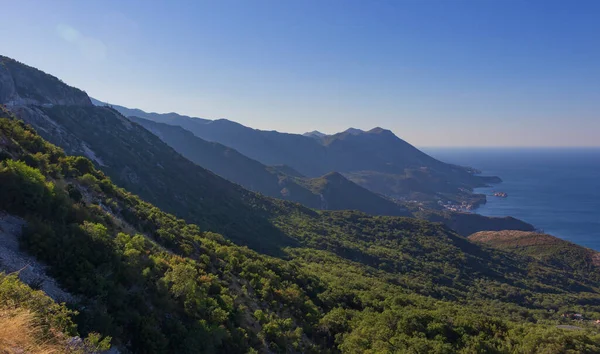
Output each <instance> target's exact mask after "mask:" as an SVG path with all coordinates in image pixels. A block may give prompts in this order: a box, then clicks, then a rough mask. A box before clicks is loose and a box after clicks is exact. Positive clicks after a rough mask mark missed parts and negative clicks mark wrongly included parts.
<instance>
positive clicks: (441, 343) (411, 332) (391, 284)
mask: <svg viewBox="0 0 600 354" xmlns="http://www.w3.org/2000/svg"><path fill="white" fill-rule="evenodd" d="M0 93H1V96H0V97H1V98H2V101H1V103H2V106H1V107H2V109H1V111H0V237H1V239H2V240H3V242H2V243H0V269H2V270H4V271H7V272H14V271H18V270H19V268H15V264H16V263H14V262H8V261H9V260H14V259H15V257H17V258H19V257H20V258H19V259H30V260H32V261H35V262H36V263H35V264H36V266H35V267H34V268H35V269H33V270H34V271H35V272H37V274H38V276H39V277H37V278H31V277H26V276H25V275H26V274H29V273H27V272H25V271H23V270H21V272H17V273H15V274H13V275H5V274H0V324H6V323H8V322H7V321H8V320H10V319H11V318H21V317H19V316H32V317H31V318H32V320H31V322H23V323H25V325H24V326H22V327H19V328H23V330H22V331H23V332H25V331H30V332H31V336H32V337H34V338H37V340H39V341H41V340H42V339H44V343H48V344H52V345H56V346H60V345H62V346H63V347H64V348H65V350H67V349H68V348H72V345H73V344H72V343H80V344H77V349H78V350H79V349H82V350H83V349H85V350H87V351H88V352H100V351H102V350H106V349H108V346H110V345H112V347H113V348H112V350H118V351H119V352H122V353H128V352H133V353H175V352H176V353H198V352H201V353H219V352H227V353H248V352H262V353H271V352H272V353H286V352H287V353H337V352H342V353H362V352H426V353H454V352H463V353H472V352H494V353H532V352H548V353H551V352H565V353H569V352H589V353H593V352H598V351H600V346H598V343H599V341H600V334H599V333H598V329H597V327H596V326H595V325H594V322H593V321H594V320H595V319H599V318H600V306H599V305H598V304H599V303H600V288H599V287H598V282H599V281H600V268H598V263H597V259H598V255H597V252H595V251H592V250H588V249H585V248H582V247H579V246H577V245H573V244H570V243H568V242H564V241H561V240H558V239H556V238H554V237H552V236H549V235H540V234H537V233H534V232H527V233H520V232H517V231H513V230H511V231H499V232H497V231H487V232H486V233H479V234H478V233H476V234H475V235H473V236H471V237H470V238H467V237H463V236H461V234H462V235H464V236H467V235H468V234H470V233H474V232H477V231H482V230H494V229H500V230H501V229H502V227H503V226H507V225H509V224H508V222H510V226H509V227H511V228H512V227H515V228H517V227H524V228H525V229H527V230H528V231H532V230H531V229H532V226H531V225H527V224H524V223H522V222H520V221H518V220H515V219H490V218H485V217H483V216H479V215H476V214H468V213H455V212H452V211H449V210H433V209H427V208H425V207H424V205H421V204H418V203H408V204H400V206H401V207H403V208H405V209H403V212H404V211H408V212H410V213H411V215H412V216H417V217H420V218H421V219H418V218H415V217H400V216H384V215H374V214H376V211H372V213H365V212H360V211H355V210H338V211H336V210H323V209H325V208H324V207H321V208H314V209H313V208H309V207H306V206H303V205H301V204H300V203H297V202H292V201H290V200H285V199H284V197H285V196H284V195H281V194H280V195H278V198H272V197H269V196H267V195H266V194H265V193H262V192H261V193H256V192H253V191H250V190H247V189H245V188H244V187H243V186H242V184H241V182H239V184H238V183H237V182H235V181H230V180H228V179H226V178H227V177H225V176H219V174H220V173H222V174H225V173H230V176H229V178H231V179H234V178H238V177H236V172H235V171H243V173H246V171H255V174H254V175H251V176H249V177H250V178H249V179H248V180H252V178H254V179H255V183H259V182H261V183H262V182H265V181H267V182H268V181H269V178H270V179H272V178H273V177H272V176H275V177H276V178H277V180H276V181H277V186H278V187H279V186H281V185H280V184H279V178H283V179H286V178H288V179H289V181H285V182H284V184H283V186H284V188H285V187H287V186H288V184H285V183H289V186H291V187H293V188H296V189H297V190H299V191H301V192H299V193H305V194H306V196H307V197H310V196H311V195H323V196H324V198H325V199H326V201H327V202H328V203H330V204H331V203H333V202H335V203H339V204H336V205H329V206H328V207H327V208H328V209H335V208H337V207H340V208H342V209H343V208H345V207H346V206H347V205H350V204H351V203H354V202H356V201H363V200H365V201H369V202H368V203H373V204H377V206H378V207H379V206H381V205H384V204H382V203H383V202H381V200H383V201H387V202H392V201H391V200H390V199H387V198H386V197H383V196H379V195H377V194H375V193H373V192H372V191H369V190H367V189H365V188H362V187H360V186H358V185H356V184H355V183H353V182H352V181H351V180H349V179H347V178H346V177H345V176H344V175H345V174H346V172H344V171H335V170H334V171H329V172H325V173H324V174H323V175H317V176H311V175H310V174H307V173H306V171H303V170H302V169H301V168H297V166H294V165H291V164H269V165H268V164H265V163H264V162H263V161H260V160H258V159H252V158H251V157H250V156H248V155H246V153H245V152H244V153H243V152H242V151H240V150H238V149H236V148H234V147H230V146H227V145H224V144H223V145H221V143H217V142H214V141H213V142H208V141H206V140H203V139H202V138H201V137H198V136H197V135H196V134H194V133H193V132H191V131H190V130H188V129H184V128H185V127H181V126H176V125H175V126H174V125H171V124H164V123H157V122H154V121H150V120H147V119H146V120H143V118H128V117H125V116H124V115H122V114H121V113H119V111H117V110H116V109H115V108H111V107H105V106H96V105H94V104H92V101H91V100H90V99H89V97H87V95H86V94H85V92H83V91H81V90H79V89H76V88H72V87H70V86H68V85H66V84H64V83H62V82H61V81H60V80H58V79H57V78H54V77H52V76H50V75H47V74H45V73H43V72H41V71H39V70H37V69H35V68H31V67H28V66H26V65H24V64H21V63H19V62H16V61H14V60H12V59H9V58H6V57H0ZM177 119H179V118H177ZM189 119H190V120H192V119H194V118H189ZM194 124H196V123H194ZM206 124H208V123H206ZM210 124H212V123H210ZM210 124H209V125H210ZM228 124H229V123H228ZM247 129H249V128H245V127H243V128H241V130H242V131H246V130H247ZM263 133H268V132H260V131H259V132H258V134H261V135H262V134H263ZM273 134H274V135H273V136H275V138H272V139H271V140H270V141H271V142H273V141H277V140H278V139H281V140H286V139H287V138H288V137H287V135H285V134H284V135H281V133H273ZM267 135H268V134H267ZM392 135H393V134H392ZM299 137H301V139H303V140H298V141H305V140H304V139H311V140H317V139H316V138H313V137H302V136H300V135H291V138H290V140H295V139H300V138H299ZM354 137H359V140H355V138H354ZM318 138H319V141H317V145H313V146H316V147H317V148H318V146H321V148H322V149H325V150H326V151H329V150H328V149H330V148H331V149H334V150H335V149H341V146H348V148H349V149H350V148H351V147H352V146H354V148H355V149H356V150H355V151H356V152H357V153H358V152H359V151H363V152H364V151H366V152H368V154H367V153H366V152H365V156H367V155H368V156H376V155H378V154H380V155H381V156H380V158H379V159H378V161H373V163H372V165H370V166H379V164H380V163H381V162H382V161H386V160H387V159H389V158H392V157H394V156H396V155H394V154H395V152H393V151H390V152H378V151H375V150H373V151H369V149H370V148H372V147H371V145H368V146H361V144H362V143H363V142H364V141H369V142H371V143H373V144H375V145H376V146H388V145H389V144H394V145H397V146H404V148H405V149H403V150H402V151H404V152H406V153H407V154H411V155H412V157H411V158H408V159H407V161H413V162H402V161H398V162H397V165H401V164H404V165H405V166H409V165H411V164H414V163H415V162H414V161H416V160H414V159H413V158H422V159H423V161H424V162H423V163H426V164H428V165H429V167H431V169H434V168H435V169H437V170H436V171H437V173H439V174H440V175H438V176H437V178H440V179H442V178H443V177H442V176H443V175H444V173H450V174H452V173H455V174H456V176H457V177H456V179H454V180H453V181H452V182H448V184H453V185H454V184H456V185H457V186H458V185H463V186H468V185H469V183H475V182H472V181H477V183H485V181H486V180H485V179H482V178H479V177H477V176H474V175H473V171H472V170H469V169H468V168H462V167H456V166H452V165H446V164H443V163H441V162H439V161H437V160H434V161H431V160H430V159H429V158H427V157H423V156H422V155H420V154H419V153H414V154H412V152H414V151H413V150H412V149H413V148H411V147H406V146H405V145H404V144H402V143H399V142H398V141H397V140H399V139H398V138H396V137H394V136H391V135H390V133H389V132H386V131H384V130H383V129H381V130H378V129H375V130H374V131H371V132H354V131H350V132H346V133H342V134H341V136H339V137H336V138H333V136H332V137H328V136H321V137H318ZM363 139H364V140H363ZM380 139H381V140H382V141H383V142H378V141H379V140H380ZM359 141H360V143H359ZM178 142H182V143H181V144H180V145H177V143H178ZM53 143H54V144H56V145H58V146H56V145H54V144H53ZM289 143H290V142H289V141H287V142H284V143H282V145H283V146H285V145H287V144H289ZM338 144H342V145H338ZM344 144H348V145H344ZM377 144H381V145H377ZM331 146H337V147H335V148H333V147H331ZM321 148H318V149H321ZM180 150H181V151H186V152H185V155H187V156H188V158H189V159H188V158H186V156H185V155H184V153H183V152H181V151H180ZM334 150H331V151H334ZM319 151H320V150H319ZM332 153H333V152H332ZM339 153H340V154H341V153H342V152H339ZM340 156H341V155H340ZM193 158H194V159H197V161H191V159H193ZM394 158H396V157H394ZM220 161H222V162H223V163H222V165H221V164H219V162H220ZM436 161H437V162H436ZM201 164H213V166H212V168H213V169H217V168H220V169H221V172H220V173H219V172H216V171H212V172H211V171H209V169H210V168H209V169H206V168H204V167H203V166H201ZM350 164H354V162H352V161H350V162H349V161H340V162H339V164H337V165H336V166H346V165H350ZM359 164H363V165H365V166H367V165H366V164H367V162H366V161H363V162H359ZM316 167H318V166H316V165H315V166H313V167H312V168H315V169H316ZM429 167H428V168H429ZM227 168H230V170H228V169H227ZM373 168H374V167H373ZM377 168H379V167H377ZM388 168H389V170H387V172H385V171H384V172H381V173H388V172H389V173H390V174H392V175H394V176H396V172H397V171H399V170H395V169H396V168H397V166H390V167H388ZM407 168H408V167H407ZM407 168H405V170H406V169H407ZM408 169H409V168H408ZM424 169H425V170H427V169H426V168H424ZM228 171H230V172H228ZM263 171H266V172H263ZM451 171H457V172H451ZM240 173H242V172H240ZM425 173H426V174H428V175H431V174H430V173H429V172H425ZM261 176H262V177H261ZM464 176H467V177H464ZM469 176H470V177H469ZM463 177H464V178H465V179H464V180H463ZM412 178H418V175H414V176H413V177H412ZM432 178H433V177H432ZM448 178H450V177H448ZM244 183H246V182H244ZM461 183H462V184H461ZM272 185H275V184H274V183H271V182H269V183H266V184H265V186H263V187H261V188H267V187H269V188H271V186H272ZM278 187H277V188H274V189H273V191H274V192H277V190H278ZM335 188H339V190H336V189H335ZM452 188H454V187H452ZM452 188H451V187H448V190H449V191H450V193H454V192H453V189H452ZM461 188H467V187H461ZM282 189H283V188H282ZM347 191H351V193H348V192H347ZM292 192H294V191H292ZM279 193H281V189H279ZM328 193H330V194H328ZM435 193H437V194H436V195H437V196H438V197H439V196H440V193H442V194H443V193H444V191H443V190H442V191H436V192H435ZM465 193H468V191H467V192H465ZM138 195H139V197H138ZM344 197H350V198H349V199H344ZM374 197H376V198H375V199H374ZM311 198H312V197H311ZM394 203H395V202H394ZM394 205H398V204H396V203H395V204H394ZM360 207H361V208H363V207H364V204H361V205H360ZM357 209H358V208H357ZM171 213H172V214H171ZM370 214H373V215H370ZM422 219H435V221H436V222H430V221H427V220H422ZM475 219H477V220H478V221H477V222H474V221H473V220H475ZM14 245H20V246H16V247H13V246H14ZM9 246H10V248H9ZM21 273H22V274H21ZM42 273H43V274H42ZM23 283H27V284H29V286H27V285H25V284H23ZM50 285H53V286H54V287H55V288H58V289H60V293H61V294H66V297H67V301H66V303H62V304H61V302H62V301H64V300H62V299H61V298H58V297H56V296H54V294H53V293H52V292H50V291H47V290H46V289H48V288H49V286H50ZM34 288H35V289H41V290H40V291H38V290H35V289H34ZM53 296H54V297H53ZM9 310H10V311H13V312H10V316H7V315H6V314H7V313H9V312H8V311H9ZM14 311H17V313H15V312H14ZM573 313H577V314H578V316H577V317H576V319H577V320H574V319H573V317H572V316H571V314H573ZM27 314H29V315H27ZM11 316H12V317H11ZM28 323H30V324H31V325H30V326H27V324H28ZM0 328H7V327H6V326H4V327H0ZM36 328H39V331H37V332H36ZM565 328H567V329H565ZM3 333H4V332H2V331H0V340H3V339H4V337H2V335H3ZM27 333H29V332H27ZM44 333H46V334H51V335H46V336H44ZM76 338H79V339H76ZM81 338H84V339H81ZM3 343H4V342H1V341H0V349H4V348H3V347H2V345H4V344H3ZM69 343H71V344H69Z"/></svg>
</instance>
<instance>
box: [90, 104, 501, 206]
mask: <svg viewBox="0 0 600 354" xmlns="http://www.w3.org/2000/svg"><path fill="white" fill-rule="evenodd" d="M95 104H98V105H105V103H102V102H100V101H97V100H95ZM110 106H111V107H112V108H114V109H116V110H117V111H119V112H120V113H122V114H123V115H124V116H127V117H138V118H144V119H147V120H152V121H155V122H158V123H166V124H169V125H176V126H180V127H182V128H184V129H186V130H188V131H190V132H191V133H193V134H194V135H196V136H197V137H199V138H201V139H204V140H206V141H210V142H217V143H220V144H223V145H225V146H228V147H230V148H233V149H235V150H237V151H238V152H240V153H241V154H243V155H245V156H247V157H249V158H252V159H254V160H256V161H259V162H261V163H263V164H265V165H268V166H269V165H286V166H289V167H291V168H293V169H294V170H296V171H298V172H299V173H301V174H302V175H305V176H307V177H320V176H322V175H324V174H327V173H329V172H334V171H335V172H339V173H341V174H342V175H344V176H345V177H346V178H348V179H349V180H351V181H353V182H355V183H357V184H358V185H360V186H362V187H364V188H366V189H369V190H371V191H373V192H375V193H378V194H381V195H385V196H387V197H388V198H392V199H395V200H402V201H416V202H420V203H424V204H426V205H427V207H430V208H439V205H444V204H454V205H457V204H458V205H465V206H468V207H469V206H470V207H475V206H477V205H479V204H481V203H485V196H483V195H477V194H473V193H472V189H473V188H476V187H481V186H484V185H486V184H488V183H496V182H500V179H499V178H498V177H483V176H478V175H476V174H475V172H477V171H474V170H473V169H470V168H466V167H461V166H456V165H451V164H446V163H443V162H441V161H438V160H436V159H434V158H432V157H431V156H429V155H427V154H425V153H423V152H421V151H420V150H418V149H416V148H415V147H414V146H412V145H410V144H408V143H407V142H405V141H404V140H402V139H400V138H398V137H397V136H396V135H394V134H393V133H392V132H391V131H390V130H387V129H383V128H379V127H377V128H373V129H371V130H369V131H362V130H360V129H355V128H350V129H348V130H346V131H344V132H341V133H337V134H333V135H325V134H322V133H319V132H312V133H308V134H304V135H299V134H288V133H280V132H276V131H263V130H257V129H252V128H249V127H246V126H243V125H241V124H239V123H236V122H233V121H230V120H227V119H218V120H207V119H203V118H192V117H188V116H183V115H179V114H176V113H167V114H159V113H146V112H144V111H141V110H139V109H130V108H126V107H123V106H118V105H110Z"/></svg>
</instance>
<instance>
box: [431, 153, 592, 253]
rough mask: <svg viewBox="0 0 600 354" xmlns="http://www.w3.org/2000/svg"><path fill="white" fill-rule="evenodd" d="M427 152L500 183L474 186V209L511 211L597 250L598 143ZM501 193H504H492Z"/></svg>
mask: <svg viewBox="0 0 600 354" xmlns="http://www.w3.org/2000/svg"><path fill="white" fill-rule="evenodd" d="M422 150H423V151H425V152H426V153H428V154H430V155H431V156H433V157H435V158H437V159H439V160H441V161H444V162H447V163H453V164H458V165H462V166H470V167H473V168H476V169H478V170H480V171H481V172H482V175H488V176H498V177H500V178H501V179H502V180H503V182H502V183H499V184H495V185H493V186H491V187H486V188H478V189H476V190H475V191H476V192H478V193H483V194H486V195H487V200H488V201H487V204H485V205H483V206H481V207H479V208H478V209H476V210H475V211H474V212H476V213H479V214H482V215H486V216H513V217H516V218H518V219H521V220H524V221H526V222H528V223H530V224H533V225H534V226H535V227H536V228H537V229H539V230H541V231H543V232H545V233H547V234H550V235H554V236H557V237H560V238H562V239H565V240H568V241H571V242H573V243H576V244H579V245H582V246H585V247H589V248H592V249H594V250H597V251H600V148H437V147H436V148H423V149H422ZM495 191H496V192H505V193H507V194H508V197H507V198H501V197H495V196H493V193H494V192H495Z"/></svg>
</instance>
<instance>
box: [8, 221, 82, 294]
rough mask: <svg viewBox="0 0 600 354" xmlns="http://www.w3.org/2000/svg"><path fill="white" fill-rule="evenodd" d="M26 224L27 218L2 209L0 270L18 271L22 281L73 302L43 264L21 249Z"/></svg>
mask: <svg viewBox="0 0 600 354" xmlns="http://www.w3.org/2000/svg"><path fill="white" fill-rule="evenodd" d="M25 224H26V223H25V220H23V219H21V218H18V217H16V216H12V215H9V214H6V213H3V212H1V211H0V271H2V272H5V273H18V276H19V279H20V280H21V281H22V282H24V283H25V284H27V285H29V286H32V287H38V288H39V289H40V290H42V291H43V292H45V293H46V294H47V295H48V296H49V297H51V298H52V299H53V300H54V301H56V302H64V301H66V302H73V301H74V300H75V298H74V297H73V295H71V294H70V293H68V292H66V291H64V290H62V289H61V288H60V287H59V286H58V284H57V283H56V281H55V280H54V279H53V278H51V277H49V276H48V275H47V274H46V267H45V266H44V265H43V264H41V263H40V262H38V261H37V260H36V259H35V258H34V257H32V256H30V255H28V254H26V253H25V252H23V251H21V250H20V249H19V236H20V235H21V231H22V229H23V227H24V226H25Z"/></svg>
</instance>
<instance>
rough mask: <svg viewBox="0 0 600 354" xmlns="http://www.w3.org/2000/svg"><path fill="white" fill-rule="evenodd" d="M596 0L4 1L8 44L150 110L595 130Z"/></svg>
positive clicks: (537, 139) (414, 137)
mask: <svg viewBox="0 0 600 354" xmlns="http://www.w3.org/2000/svg"><path fill="white" fill-rule="evenodd" d="M599 18H600V1H584V0H581V1H566V0H565V1H552V0H539V1H525V0H522V1H521V0H471V1H460V0H439V1H433V0H423V1H417V0H390V1H377V0H372V1H367V0H364V1H351V0H348V1H337V0H316V1H310V0H302V1H291V0H285V1H279V0H277V1H275V0H269V1H260V0H256V1H254V0H252V1H251V0H240V1H228V0H219V1H192V0H191V1H148V0H147V1H112V0H103V1H61V0H57V1H45V0H43V1H42V0H40V1H31V0H19V1H5V2H3V4H2V20H1V21H0V38H2V45H1V47H0V48H1V51H0V52H1V54H4V55H7V56H10V57H13V58H15V59H17V60H20V61H22V62H24V63H26V64H29V65H32V66H35V67H37V68H39V69H42V70H44V71H46V72H48V73H51V74H53V75H55V76H57V77H59V78H61V79H62V80H63V81H65V82H67V83H68V84H71V85H73V86H76V87H79V88H82V89H84V90H86V91H87V92H88V94H90V95H91V96H93V97H95V98H98V99H100V100H104V101H108V102H110V103H115V104H120V105H125V106H128V107H137V108H141V109H144V110H147V111H157V112H171V111H175V112H178V113H182V114H188V115H192V116H199V117H204V118H215V119H216V118H227V119H231V120H234V121H238V122H240V123H242V124H245V125H248V126H251V127H254V128H259V129H268V130H278V131H285V132H295V133H301V132H304V131H309V130H313V129H317V130H321V131H323V132H326V133H333V132H336V131H341V130H344V129H346V128H347V127H356V128H362V129H370V128H372V127H374V126H382V127H386V128H389V129H391V130H393V131H394V132H395V133H396V134H397V135H398V136H400V137H402V138H404V139H406V140H407V141H409V142H411V143H413V144H415V145H417V146H594V145H595V146H598V145H600V139H599V138H598V136H599V135H600V21H599V20H598V19H599Z"/></svg>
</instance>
